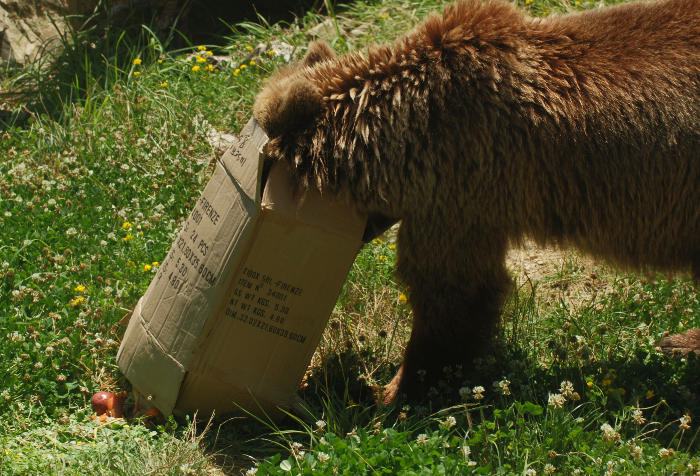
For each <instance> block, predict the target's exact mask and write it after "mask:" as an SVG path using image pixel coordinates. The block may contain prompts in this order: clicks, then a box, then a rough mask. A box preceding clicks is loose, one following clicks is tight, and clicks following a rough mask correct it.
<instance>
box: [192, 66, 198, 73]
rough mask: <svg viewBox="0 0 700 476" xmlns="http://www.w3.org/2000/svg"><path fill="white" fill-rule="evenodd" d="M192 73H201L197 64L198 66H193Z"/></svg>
mask: <svg viewBox="0 0 700 476" xmlns="http://www.w3.org/2000/svg"><path fill="white" fill-rule="evenodd" d="M192 71H194V72H195V73H196V72H197V71H199V65H198V64H196V65H194V66H192Z"/></svg>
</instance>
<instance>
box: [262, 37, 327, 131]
mask: <svg viewBox="0 0 700 476" xmlns="http://www.w3.org/2000/svg"><path fill="white" fill-rule="evenodd" d="M334 57H335V54H334V52H333V50H332V49H331V47H330V46H328V45H327V44H326V43H324V42H321V41H314V42H312V43H311V44H310V45H309V47H308V50H307V53H306V56H304V58H303V59H302V60H301V61H300V62H298V63H296V64H294V65H291V66H289V67H287V68H285V69H283V70H281V71H279V72H278V73H277V74H276V75H274V76H272V77H271V78H270V80H269V81H268V82H267V84H266V85H265V87H264V88H263V89H262V91H260V93H259V94H258V96H257V98H256V99H255V104H254V106H253V116H254V117H255V119H256V120H257V121H258V123H259V124H260V125H261V126H262V128H263V129H264V130H265V132H267V134H268V136H269V137H270V138H274V137H280V136H283V135H286V134H293V133H295V132H297V131H298V130H300V129H303V128H307V127H308V126H309V125H310V123H311V122H312V120H313V119H314V117H315V116H316V115H317V114H318V113H319V112H320V110H321V108H322V105H323V98H322V95H321V91H320V90H319V89H318V88H317V87H316V86H315V85H314V84H313V82H312V81H311V80H310V79H309V78H308V76H307V74H305V73H307V72H308V69H309V68H310V67H312V66H313V65H315V64H317V63H320V62H322V61H326V60H329V59H332V58H334Z"/></svg>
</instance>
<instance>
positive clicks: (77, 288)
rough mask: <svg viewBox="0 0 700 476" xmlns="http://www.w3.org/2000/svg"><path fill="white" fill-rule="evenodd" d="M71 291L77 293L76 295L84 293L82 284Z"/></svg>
mask: <svg viewBox="0 0 700 476" xmlns="http://www.w3.org/2000/svg"><path fill="white" fill-rule="evenodd" d="M73 291H75V292H77V293H82V292H85V286H83V285H82V284H78V285H77V286H76V287H75V288H74V289H73Z"/></svg>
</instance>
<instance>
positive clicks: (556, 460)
mask: <svg viewBox="0 0 700 476" xmlns="http://www.w3.org/2000/svg"><path fill="white" fill-rule="evenodd" d="M522 4H523V6H525V7H526V8H529V9H530V10H531V11H532V12H533V13H535V14H539V15H546V14H551V13H556V12H561V11H567V10H576V9H583V8H592V7H597V6H598V2H588V1H587V2H578V1H576V2H573V3H571V2H560V1H557V0H532V1H530V0H526V1H525V2H522ZM441 6H442V2H440V1H437V0H419V1H415V0H414V1H398V0H397V1H394V0H389V1H385V2H382V3H379V2H361V1H358V2H355V3H353V4H352V5H346V6H341V5H336V6H332V5H331V7H332V8H328V9H327V10H328V11H331V12H333V14H332V15H330V16H321V15H318V14H312V13H309V14H308V15H307V16H305V17H303V18H300V19H298V20H297V21H295V22H292V23H291V24H289V25H269V24H265V23H264V22H261V23H259V24H256V23H245V24H241V25H237V26H235V27H232V28H231V33H230V35H228V36H227V37H226V38H225V39H224V40H223V41H222V45H221V46H206V45H203V46H201V47H197V46H192V47H190V48H187V49H181V50H174V51H168V49H167V44H166V43H164V42H163V41H161V40H159V39H157V38H156V37H155V35H153V34H152V33H151V32H150V31H149V30H148V29H147V28H144V29H143V31H142V32H140V33H139V34H138V35H137V36H136V37H133V36H130V37H128V38H127V37H126V36H124V35H122V34H121V33H109V34H108V35H107V36H106V37H104V38H102V40H100V41H101V42H99V43H98V42H95V46H94V47H93V46H92V42H93V41H94V40H95V36H94V31H93V30H90V28H89V27H88V28H86V29H83V30H78V31H75V32H71V33H69V34H68V35H67V36H65V37H64V38H63V40H62V42H63V44H62V49H61V50H60V51H59V50H57V51H55V52H54V53H52V54H49V55H47V56H46V57H45V60H44V61H45V62H46V64H45V65H44V64H41V63H40V64H39V65H38V66H30V67H28V68H26V69H24V70H19V71H18V70H14V71H13V70H6V71H5V73H4V75H3V76H0V84H1V85H2V87H3V90H4V91H6V92H7V91H9V92H7V93H6V94H7V95H6V99H10V102H9V103H7V104H9V105H6V109H12V108H14V109H12V111H23V113H22V114H23V117H22V115H21V114H20V115H18V114H15V115H13V114H10V113H9V112H8V113H7V114H6V115H5V116H3V117H4V119H5V125H4V126H3V130H2V132H1V136H0V137H1V140H0V177H2V180H1V181H0V236H2V241H1V242H0V335H1V336H2V339H0V473H1V474H97V473H99V474H212V473H213V474H216V473H217V472H221V471H225V472H231V473H234V474H244V473H245V474H254V473H256V472H257V474H287V473H291V474H353V475H354V474H520V475H534V474H601V475H603V474H605V475H608V474H659V475H661V474H697V473H698V472H699V471H700V457H699V456H698V453H697V451H698V447H699V442H698V423H697V420H698V418H699V417H698V415H700V402H699V401H698V393H699V391H700V388H699V382H698V378H697V377H698V375H700V361H699V360H698V359H697V358H695V357H694V356H688V357H684V358H670V357H668V356H664V355H662V354H660V353H659V352H658V351H657V350H656V348H655V347H656V345H657V342H658V340H659V339H660V338H661V337H662V336H663V334H664V332H678V331H682V330H684V329H688V328H692V327H698V326H700V317H699V314H700V313H699V312H698V311H699V308H700V306H699V304H698V297H697V292H696V288H695V287H694V285H693V283H692V282H690V281H687V280H684V279H681V278H667V277H660V276H659V277H646V276H639V275H624V274H618V273H617V272H615V271H614V270H610V269H607V268H595V269H591V267H590V266H588V265H586V264H585V263H584V262H583V261H582V260H581V259H580V258H579V257H577V256H576V255H572V258H571V259H569V260H567V262H566V263H565V265H564V266H562V267H561V268H560V269H559V270H555V271H552V272H551V273H549V274H547V275H546V276H544V277H543V278H542V279H540V280H537V281H534V282H531V281H527V280H522V279H516V278H517V277H516V276H514V292H513V294H512V296H511V298H510V300H509V302H508V304H507V306H506V309H505V310H504V314H503V325H502V327H503V338H502V339H501V341H500V342H499V343H498V345H497V346H496V347H494V350H493V353H492V354H491V355H488V356H485V358H483V359H482V360H481V361H479V362H477V363H475V366H474V367H473V368H469V369H464V368H446V369H444V375H442V379H441V381H440V382H439V385H438V386H437V387H435V388H426V394H427V396H428V397H427V398H426V399H425V400H424V401H422V402H411V404H410V405H408V404H405V403H404V402H399V403H397V404H396V405H394V406H389V407H382V406H376V405H374V404H373V394H372V391H373V390H372V387H373V386H374V385H379V384H382V383H385V382H387V381H388V379H389V378H390V377H391V375H392V374H393V372H394V371H395V370H396V367H397V365H398V363H399V362H400V357H401V352H402V349H403V345H404V343H405V342H406V339H407V337H408V334H409V333H410V321H411V312H410V308H409V307H408V305H407V303H406V296H405V293H406V290H405V289H403V288H402V287H401V285H400V284H399V283H397V282H396V280H395V278H394V274H393V268H394V264H395V261H396V246H395V230H390V231H389V232H387V233H386V234H385V235H384V236H383V237H381V238H380V239H377V240H374V241H373V242H372V243H369V244H368V245H366V246H365V247H364V249H363V250H362V251H361V253H360V255H359V256H358V258H357V260H356V262H355V264H354V266H353V268H352V270H351V272H350V275H349V276H348V279H347V282H346V284H345V287H344V289H343V291H342V293H341V295H340V297H339V300H338V303H337V305H336V307H335V310H334V311H333V314H332V316H331V319H330V324H329V326H328V329H327V330H326V332H325V334H324V336H323V338H322V342H321V345H320V346H319V348H318V350H317V351H316V353H315V355H314V358H313V361H312V365H311V366H310V367H309V371H308V372H307V375H306V376H305V378H304V381H303V383H302V387H301V389H300V396H301V397H302V398H303V401H304V406H303V408H301V409H300V408H296V409H295V410H294V411H292V412H290V413H289V415H288V417H287V418H286V419H283V420H281V421H277V422H273V421H271V420H268V419H265V418H258V417H253V416H250V415H243V416H239V417H234V418H233V419H228V420H222V419H219V420H215V421H214V422H213V424H212V426H211V427H210V428H211V429H210V430H209V431H203V430H200V431H197V427H196V425H195V424H194V422H191V421H189V420H187V419H175V418H170V419H169V420H167V421H161V422H157V423H156V424H155V426H153V424H151V426H150V427H148V426H146V424H145V423H144V422H141V421H139V420H132V421H129V422H125V421H122V420H111V419H107V420H105V421H100V419H92V418H90V413H91V410H90V408H89V398H90V395H91V394H92V393H93V392H95V391H97V390H100V389H101V390H117V389H127V388H128V382H126V381H125V380H124V379H123V377H122V376H121V375H120V373H119V371H118V369H117V367H116V365H115V355H116V351H117V348H118V346H119V341H120V338H121V335H122V334H123V330H124V326H123V322H122V320H123V318H124V317H125V316H127V315H128V313H129V310H130V309H131V308H132V307H133V305H134V304H135V303H136V301H137V299H138V298H139V296H140V295H141V294H142V293H143V291H144V290H145V289H146V287H147V286H148V283H149V282H150V280H151V278H152V277H153V275H154V274H153V273H154V272H155V271H156V270H157V269H158V266H159V262H160V261H161V260H162V259H163V256H164V255H165V253H166V252H167V249H168V248H169V246H170V244H171V242H172V240H173V238H174V237H175V234H176V232H177V230H178V227H179V225H180V223H181V222H182V220H183V218H184V217H186V215H187V214H188V212H189V210H190V209H191V207H192V204H193V203H194V200H196V198H197V196H198V195H199V193H200V191H201V189H202V187H203V185H204V184H205V182H206V181H207V179H208V177H209V174H210V173H211V171H212V164H213V160H214V159H215V157H216V156H217V155H218V154H220V153H221V152H222V148H223V147H224V146H222V145H219V142H218V140H214V139H216V138H218V137H219V136H221V133H235V132H237V131H238V130H239V129H240V128H241V127H242V125H243V124H244V123H245V122H246V121H247V118H248V117H249V116H250V111H251V105H252V101H253V99H254V97H255V94H256V92H257V91H258V90H259V88H260V85H261V83H262V82H263V81H264V79H265V78H266V77H268V76H269V75H270V74H271V73H272V72H273V71H274V70H276V69H277V68H279V67H281V66H282V65H283V64H285V63H286V62H287V55H290V56H291V58H294V57H296V56H299V55H301V54H302V53H303V51H304V48H305V45H306V44H307V43H308V41H310V39H311V37H312V36H313V35H311V34H310V33H309V31H313V32H315V35H321V36H325V38H326V39H327V40H328V41H329V42H331V43H332V44H334V45H335V47H336V48H337V49H338V50H340V51H345V50H350V49H358V48H360V49H361V48H365V47H367V46H368V45H370V44H372V43H375V42H383V41H386V40H388V39H391V38H393V37H395V36H396V35H398V34H400V33H401V32H404V31H406V30H407V29H409V28H410V27H411V26H412V25H414V24H416V23H417V22H418V21H419V20H420V19H421V18H422V17H424V16H425V15H426V14H427V13H428V12H430V11H434V10H439V9H440V8H441ZM318 25H322V26H323V25H330V26H331V28H319V27H318ZM324 32H325V33H324ZM98 36H99V35H98ZM283 48H284V49H285V51H282V49H283ZM51 68H54V69H51ZM47 71H48V72H47ZM29 92H31V94H27V93H29ZM22 94H24V95H22ZM12 111H10V112H12ZM465 345H468V344H467V343H465ZM158 423H159V424H158ZM203 427H206V425H203V424H200V425H199V428H203Z"/></svg>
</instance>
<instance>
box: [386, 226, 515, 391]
mask: <svg viewBox="0 0 700 476" xmlns="http://www.w3.org/2000/svg"><path fill="white" fill-rule="evenodd" d="M426 228H427V229H426ZM435 231H438V233H434V232H435ZM453 231H455V232H456V231H458V230H453ZM430 235H433V239H430V238H429V237H430ZM461 235H462V236H460V237H459V238H458V239H457V238H455V234H454V233H452V234H450V230H449V229H447V230H442V232H440V230H439V229H438V230H435V229H434V228H432V229H431V228H430V225H428V224H427V223H424V224H422V225H421V224H420V223H410V222H407V221H406V220H404V222H403V223H402V225H401V230H400V232H399V262H398V273H399V277H400V278H401V279H402V281H403V282H404V283H405V284H406V285H407V286H408V287H409V302H410V304H411V306H412V308H413V329H412V331H411V337H410V339H409V341H408V344H407V345H406V350H405V352H404V359H403V363H402V364H401V367H400V368H399V370H398V372H397V373H396V376H395V377H394V378H393V379H392V381H391V382H390V383H389V384H388V385H386V386H385V387H384V389H383V393H382V395H380V396H379V397H380V399H381V401H383V402H384V403H390V402H392V401H393V400H394V399H395V398H396V397H397V396H398V395H399V394H405V395H406V396H408V397H409V398H413V399H415V398H417V397H420V396H422V395H424V394H425V393H426V391H427V389H428V388H430V386H433V385H435V384H436V383H437V381H438V380H439V379H440V378H441V376H442V375H443V368H445V367H446V366H454V365H455V364H460V365H462V366H463V368H464V369H465V370H466V371H467V372H468V369H469V366H470V365H471V363H472V361H473V359H474V358H476V357H481V356H484V355H486V354H488V352H489V350H490V349H492V347H491V343H492V339H493V337H494V334H495V332H496V329H497V327H498V322H499V314H500V311H501V307H502V304H503V301H504V299H505V297H506V295H507V292H508V290H509V288H510V286H511V282H512V281H511V278H510V275H509V273H508V271H507V270H506V268H505V265H504V257H505V251H506V246H505V239H504V238H502V237H499V236H498V235H497V234H492V233H488V232H487V231H486V230H483V231H478V232H476V231H475V232H474V233H468V234H461ZM426 238H428V239H426Z"/></svg>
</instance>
